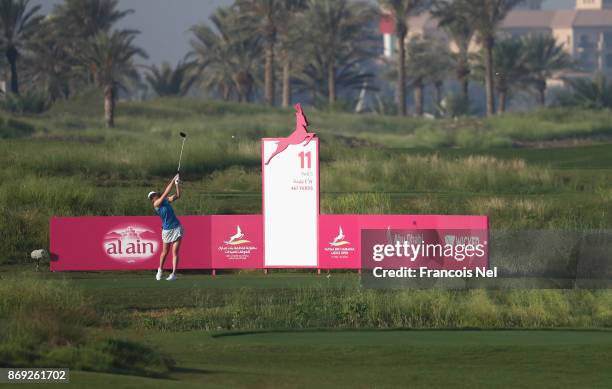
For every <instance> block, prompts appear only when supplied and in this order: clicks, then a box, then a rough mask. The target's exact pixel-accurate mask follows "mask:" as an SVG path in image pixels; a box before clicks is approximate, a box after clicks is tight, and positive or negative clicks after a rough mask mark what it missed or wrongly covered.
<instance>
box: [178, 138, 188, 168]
mask: <svg viewBox="0 0 612 389" xmlns="http://www.w3.org/2000/svg"><path fill="white" fill-rule="evenodd" d="M179 135H180V136H181V138H183V143H182V144H181V154H180V155H179V162H178V168H177V169H176V173H177V174H178V173H180V171H181V160H182V159H183V148H184V147H185V140H186V139H187V134H185V133H184V132H180V133H179Z"/></svg>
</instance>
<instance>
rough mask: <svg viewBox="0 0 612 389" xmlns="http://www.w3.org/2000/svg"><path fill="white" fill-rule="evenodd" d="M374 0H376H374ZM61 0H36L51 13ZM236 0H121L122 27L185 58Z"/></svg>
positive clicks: (555, 0) (153, 56)
mask: <svg viewBox="0 0 612 389" xmlns="http://www.w3.org/2000/svg"><path fill="white" fill-rule="evenodd" d="M371 1H372V2H374V0H371ZM60 2H61V0H33V1H32V3H33V4H40V5H42V12H43V13H48V12H50V11H51V10H52V9H53V5H54V4H57V3H60ZM232 2H233V1H232V0H120V1H119V7H120V8H121V9H133V10H135V12H134V13H133V14H131V15H128V16H126V17H125V18H124V19H123V20H122V21H121V22H120V23H119V27H129V28H136V29H138V30H140V31H141V34H140V35H139V36H138V38H137V40H136V43H137V44H138V45H140V46H141V47H142V48H144V49H145V50H146V51H147V53H148V54H149V60H148V61H147V62H150V63H156V64H158V63H161V62H162V61H169V62H172V63H175V62H177V61H178V60H180V59H182V58H183V56H184V55H185V54H186V53H187V52H188V51H189V39H190V37H189V33H188V32H187V30H188V29H189V27H191V26H192V25H194V24H196V23H199V22H206V21H208V17H209V16H210V14H211V13H212V12H213V11H214V10H215V8H217V7H218V6H220V5H229V4H231V3H232ZM574 3H575V0H546V1H545V2H544V7H545V8H568V7H572V6H573V4H574Z"/></svg>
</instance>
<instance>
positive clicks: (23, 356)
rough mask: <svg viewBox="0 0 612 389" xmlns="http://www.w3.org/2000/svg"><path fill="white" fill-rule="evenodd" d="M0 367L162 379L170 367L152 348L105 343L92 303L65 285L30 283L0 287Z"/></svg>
mask: <svg viewBox="0 0 612 389" xmlns="http://www.w3.org/2000/svg"><path fill="white" fill-rule="evenodd" d="M0 323H1V331H0V365H2V366H6V367H21V366H24V367H25V366H27V367H33V366H40V367H54V366H56V367H69V368H74V369H80V370H91V371H104V372H125V373H131V374H141V375H164V374H167V373H168V371H169V370H170V368H171V366H172V364H173V362H172V360H171V359H170V358H167V357H165V356H163V355H160V354H159V353H157V352H155V351H154V350H152V349H151V348H149V347H147V346H144V345H141V344H139V343H136V342H132V341H124V340H119V339H113V338H108V337H106V336H104V335H103V334H101V333H99V332H98V331H96V329H95V327H96V326H99V325H101V324H103V323H102V318H101V317H100V315H99V314H98V313H97V312H96V311H95V310H94V309H93V308H92V301H91V299H89V298H87V297H86V296H85V295H84V294H83V293H82V292H81V291H80V290H78V289H74V288H71V287H70V286H69V284H68V283H52V282H49V281H43V280H37V279H34V278H30V277H11V278H4V279H3V280H2V282H1V283H0Z"/></svg>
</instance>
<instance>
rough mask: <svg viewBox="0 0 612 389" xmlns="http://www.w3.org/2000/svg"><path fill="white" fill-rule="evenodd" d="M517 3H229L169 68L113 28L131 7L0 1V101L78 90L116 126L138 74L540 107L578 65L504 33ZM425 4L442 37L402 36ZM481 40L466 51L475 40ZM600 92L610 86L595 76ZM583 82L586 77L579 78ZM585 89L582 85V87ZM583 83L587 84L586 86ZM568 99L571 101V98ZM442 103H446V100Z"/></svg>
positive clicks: (338, 95)
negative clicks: (385, 89)
mask: <svg viewBox="0 0 612 389" xmlns="http://www.w3.org/2000/svg"><path fill="white" fill-rule="evenodd" d="M520 2H521V0H378V4H377V5H376V6H375V5H372V4H371V3H368V2H364V1H354V0H235V1H234V3H233V4H232V5H231V6H229V7H221V8H218V9H217V10H216V11H215V12H214V13H213V15H212V16H211V17H210V20H209V22H208V23H200V24H197V25H194V26H191V27H190V28H189V33H190V48H191V49H190V51H189V52H188V53H186V55H185V57H184V59H183V60H181V61H179V63H177V64H176V65H174V66H173V65H170V64H168V63H163V64H161V65H160V66H158V65H153V66H143V65H138V64H137V61H139V60H140V61H141V60H143V59H146V58H147V53H146V52H145V51H144V50H143V49H142V48H140V47H138V46H137V45H136V44H135V43H134V40H135V38H136V36H137V35H138V34H139V31H137V30H134V29H118V28H117V27H116V24H117V22H118V21H120V20H121V19H123V18H124V17H125V16H127V15H129V14H131V13H133V12H134V11H133V10H130V9H128V10H120V9H119V8H118V0H64V1H63V2H62V3H60V4H58V5H56V6H55V7H54V8H53V11H52V12H51V13H50V14H48V15H41V14H40V6H36V5H32V4H31V3H30V1H29V0H0V25H1V26H2V30H0V47H1V48H2V50H3V51H4V56H3V57H2V58H1V59H0V66H2V68H3V69H4V70H5V73H6V74H7V80H8V83H7V88H6V89H7V96H6V97H7V99H8V98H11V99H15V98H19V97H20V96H22V95H23V90H25V91H26V92H25V94H28V93H32V91H38V92H40V91H43V92H44V94H45V98H46V99H48V100H49V101H50V102H53V101H55V100H57V99H65V98H69V97H70V96H72V95H74V94H75V93H77V92H78V91H79V90H82V89H83V87H85V86H88V85H89V86H97V87H98V88H100V89H101V90H102V91H103V94H104V107H105V120H106V124H107V125H108V126H111V127H112V126H113V125H114V108H115V103H116V100H117V96H118V94H119V93H120V92H121V90H128V89H129V88H130V86H133V84H134V82H135V80H136V81H139V82H143V80H144V82H146V83H147V84H148V85H149V86H150V88H151V89H152V90H153V91H154V92H155V93H156V94H157V95H159V96H168V95H179V96H181V95H186V94H187V93H192V92H193V91H195V90H197V91H203V92H204V93H207V94H209V95H211V96H213V97H215V98H219V99H223V100H235V101H240V102H249V101H253V100H255V99H262V100H263V101H264V102H265V103H266V104H268V105H277V104H279V105H281V106H283V107H287V106H289V105H290V104H291V101H292V97H293V95H294V94H296V93H299V94H301V95H304V94H305V95H307V96H309V97H310V98H311V100H312V102H313V103H317V104H325V105H329V106H331V107H334V106H335V105H336V104H338V103H339V100H340V99H342V98H347V97H348V96H351V95H354V93H355V91H362V90H368V89H377V88H379V87H380V85H381V84H384V83H385V82H387V81H389V82H391V83H392V84H395V88H394V89H395V103H396V104H395V105H396V109H395V111H396V112H397V114H399V115H406V114H407V112H408V110H407V96H406V93H407V91H408V90H409V89H412V91H413V94H414V96H413V103H414V108H413V109H414V114H415V115H417V116H421V115H423V114H424V89H425V87H426V86H428V85H431V86H432V87H433V90H434V100H435V101H434V103H435V106H436V107H437V108H438V109H440V110H444V109H447V110H448V109H449V108H448V106H447V107H444V105H445V104H444V101H443V85H444V83H445V82H446V81H447V80H448V79H449V78H455V79H456V80H457V82H458V83H459V85H460V95H459V96H458V98H456V99H455V104H454V106H455V107H457V106H459V107H463V108H462V110H463V111H464V112H463V113H467V112H469V107H470V95H469V94H470V92H469V91H470V89H469V83H470V81H471V80H476V81H478V82H482V83H483V84H484V86H485V94H486V112H487V114H489V115H493V114H495V113H496V112H499V113H501V112H504V110H505V108H506V105H507V101H508V99H509V96H511V94H512V92H513V91H515V90H519V89H520V90H524V89H529V90H533V91H534V93H535V94H536V95H537V96H538V99H539V101H540V103H541V104H542V105H545V104H546V80H547V79H549V78H550V77H551V76H552V75H553V74H554V73H555V72H557V71H560V70H564V69H569V68H571V67H573V66H575V65H574V64H573V63H572V61H571V59H570V57H569V56H568V54H567V53H566V52H565V50H564V49H563V47H562V46H561V45H559V44H558V43H557V42H556V40H555V39H554V37H552V36H549V35H530V36H526V37H522V38H520V39H519V38H511V37H510V38H500V36H499V33H498V30H499V26H500V24H501V23H502V21H503V20H504V18H505V17H506V15H507V14H508V12H510V11H511V10H512V9H513V7H515V6H516V5H518V4H519V3H520ZM422 12H430V13H431V14H432V15H433V16H434V17H435V19H436V21H437V23H438V26H439V28H440V29H443V30H444V31H445V32H446V35H447V36H448V38H449V40H450V41H451V42H452V44H453V46H454V47H455V50H452V51H451V50H450V49H449V45H448V43H447V42H442V41H440V40H439V39H436V38H433V37H427V36H425V37H422V36H419V37H414V38H411V39H407V37H408V36H409V31H410V25H409V17H410V16H415V15H418V14H420V13H422ZM382 14H385V15H390V16H391V17H392V18H393V20H394V27H395V29H394V34H395V37H396V41H397V42H402V44H398V45H397V54H396V55H395V57H394V59H393V61H394V62H395V64H392V63H387V61H386V60H383V59H382V56H381V55H380V54H381V53H380V52H379V51H380V47H379V46H380V41H381V39H380V35H378V34H377V32H376V28H377V22H378V18H379V17H380V16H381V15H382ZM474 44H477V45H478V47H480V48H481V50H479V52H476V53H474V50H472V48H473V45H474ZM603 85H604V91H605V90H607V89H606V88H610V87H609V86H608V84H607V82H606V81H605V80H604V81H603ZM587 86H588V85H587ZM583 87H585V85H583ZM583 89H584V88H583ZM568 101H569V100H568ZM447 105H448V104H447Z"/></svg>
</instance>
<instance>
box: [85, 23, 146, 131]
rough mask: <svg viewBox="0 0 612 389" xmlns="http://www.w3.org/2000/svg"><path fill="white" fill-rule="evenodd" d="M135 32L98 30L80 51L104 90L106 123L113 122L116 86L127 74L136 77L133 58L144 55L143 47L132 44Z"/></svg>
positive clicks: (112, 124)
mask: <svg viewBox="0 0 612 389" xmlns="http://www.w3.org/2000/svg"><path fill="white" fill-rule="evenodd" d="M137 34H138V32H137V31H134V30H115V31H113V32H112V33H106V32H99V33H98V34H96V35H95V36H93V37H91V38H89V40H88V41H89V44H88V45H86V46H84V47H83V51H82V52H81V53H80V58H81V62H82V64H83V65H84V66H88V67H90V69H91V71H92V73H93V75H94V77H95V82H96V84H97V85H98V86H99V87H101V88H102V90H103V91H104V118H105V123H106V126H107V127H114V126H115V102H116V99H117V89H118V88H124V82H125V80H126V79H127V78H136V77H138V72H137V71H136V67H135V65H134V62H133V60H134V58H135V57H141V58H147V54H146V53H145V52H144V50H142V49H141V48H139V47H137V46H135V45H134V38H135V37H136V35H137Z"/></svg>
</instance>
